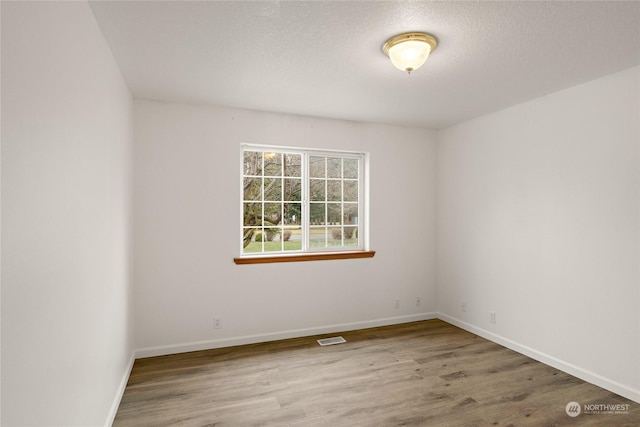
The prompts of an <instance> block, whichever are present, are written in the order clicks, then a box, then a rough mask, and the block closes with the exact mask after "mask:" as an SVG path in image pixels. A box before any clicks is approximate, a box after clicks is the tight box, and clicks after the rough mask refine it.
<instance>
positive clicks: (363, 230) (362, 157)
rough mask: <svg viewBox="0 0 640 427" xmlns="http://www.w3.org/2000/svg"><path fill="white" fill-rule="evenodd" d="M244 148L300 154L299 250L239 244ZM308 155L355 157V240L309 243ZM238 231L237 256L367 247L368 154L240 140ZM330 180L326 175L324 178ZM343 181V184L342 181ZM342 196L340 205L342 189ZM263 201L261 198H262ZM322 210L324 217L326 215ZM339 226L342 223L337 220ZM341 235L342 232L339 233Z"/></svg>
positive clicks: (240, 240) (332, 250) (342, 250)
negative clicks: (340, 243)
mask: <svg viewBox="0 0 640 427" xmlns="http://www.w3.org/2000/svg"><path fill="white" fill-rule="evenodd" d="M245 151H259V152H263V153H288V154H300V155H301V156H302V165H301V169H302V173H301V179H302V189H301V190H302V195H301V204H302V212H303V213H302V218H301V225H300V227H301V238H302V247H301V249H300V250H288V251H268V252H248V253H245V252H244V245H243V237H244V230H245V226H244V202H245V201H244V176H245V175H244V152H245ZM311 156H324V157H340V158H349V159H357V160H358V220H357V224H356V225H357V230H358V244H357V245H351V246H329V247H314V246H311V244H310V242H311V241H310V230H311V227H312V226H311V224H310V200H309V192H310V189H309V185H310V176H309V157H311ZM239 157H240V174H239V176H240V186H239V187H240V209H239V211H240V214H239V216H240V227H239V230H240V233H239V234H240V235H239V246H240V248H239V249H240V250H239V253H240V257H241V258H259V257H287V256H296V255H307V254H327V253H349V252H360V251H367V250H368V241H369V236H368V201H367V193H368V179H369V176H368V169H369V166H368V162H369V156H368V153H364V152H353V151H344V150H326V149H309V148H299V147H285V146H274V145H262V144H241V146H240V156H239ZM325 179H327V180H330V178H325ZM339 179H340V180H341V181H342V182H344V180H345V178H344V177H342V178H339ZM343 185H344V184H343ZM342 197H343V199H342V200H341V201H340V204H341V206H342V207H344V205H343V204H344V202H345V201H344V192H342ZM262 203H264V200H263V201H262ZM326 215H327V214H326V212H325V218H326ZM342 218H344V216H343V215H342ZM341 226H342V227H344V226H345V224H344V223H343V224H341ZM325 227H327V228H330V226H329V225H328V224H325ZM343 238H344V236H343Z"/></svg>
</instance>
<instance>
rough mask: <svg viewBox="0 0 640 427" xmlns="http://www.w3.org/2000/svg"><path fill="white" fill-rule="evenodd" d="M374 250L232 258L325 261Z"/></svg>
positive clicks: (363, 255)
mask: <svg viewBox="0 0 640 427" xmlns="http://www.w3.org/2000/svg"><path fill="white" fill-rule="evenodd" d="M375 254H376V251H354V252H331V253H315V254H300V255H278V256H255V257H245V258H234V259H233V262H235V263H236V264H238V265H240V264H269V263H274V262H302V261H327V260H330V259H354V258H373V256H374V255H375Z"/></svg>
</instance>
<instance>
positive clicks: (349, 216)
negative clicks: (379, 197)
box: [343, 203, 358, 225]
mask: <svg viewBox="0 0 640 427" xmlns="http://www.w3.org/2000/svg"><path fill="white" fill-rule="evenodd" d="M343 207H344V224H345V225H348V224H353V225H357V224H358V204H357V203H345V204H344V205H343Z"/></svg>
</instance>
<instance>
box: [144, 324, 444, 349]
mask: <svg viewBox="0 0 640 427" xmlns="http://www.w3.org/2000/svg"><path fill="white" fill-rule="evenodd" d="M436 317H437V316H436V313H421V314H413V315H408V316H399V317H388V318H384V319H377V320H368V321H364V322H353V323H342V324H337V325H328V326H319V327H315V328H307V329H294V330H289V331H282V332H272V333H267V334H258V335H247V336H243V337H234V338H222V339H218V340H211V341H199V342H193V343H184V344H176V345H168V346H162V347H149V348H143V349H140V350H136V352H135V358H136V359H141V358H143V357H153V356H165V355H168V354H176V353H185V352H188V351H199V350H210V349H213V348H222V347H232V346H236V345H244V344H255V343H260V342H268V341H277V340H283V339H288V338H300V337H305V336H310V335H319V334H329V333H334V332H345V331H355V330H358V329H366V328H375V327H379V326H387V325H395V324H399V323H408V322H417V321H420V320H430V319H435V318H436Z"/></svg>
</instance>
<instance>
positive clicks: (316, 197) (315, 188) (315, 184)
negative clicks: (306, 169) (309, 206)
mask: <svg viewBox="0 0 640 427" xmlns="http://www.w3.org/2000/svg"><path fill="white" fill-rule="evenodd" d="M325 183H326V181H325V180H324V179H311V180H309V193H310V194H309V200H312V201H322V202H324V201H325V200H326V198H325V196H326V195H325V191H324V186H325Z"/></svg>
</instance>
